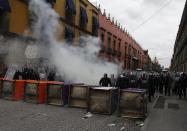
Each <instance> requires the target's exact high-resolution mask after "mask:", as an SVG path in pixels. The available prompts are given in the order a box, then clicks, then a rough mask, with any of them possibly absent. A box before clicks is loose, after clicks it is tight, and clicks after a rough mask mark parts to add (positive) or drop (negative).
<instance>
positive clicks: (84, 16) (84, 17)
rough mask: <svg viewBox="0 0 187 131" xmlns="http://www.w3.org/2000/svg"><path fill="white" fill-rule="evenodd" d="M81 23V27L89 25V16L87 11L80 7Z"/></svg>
mask: <svg viewBox="0 0 187 131" xmlns="http://www.w3.org/2000/svg"><path fill="white" fill-rule="evenodd" d="M80 22H81V25H85V24H87V23H88V16H87V13H86V10H85V9H84V8H83V7H80Z"/></svg>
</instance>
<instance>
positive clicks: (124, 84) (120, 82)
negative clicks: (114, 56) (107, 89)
mask: <svg viewBox="0 0 187 131" xmlns="http://www.w3.org/2000/svg"><path fill="white" fill-rule="evenodd" d="M116 87H118V88H120V89H126V88H128V87H129V78H128V77H127V76H126V75H125V74H123V75H120V76H119V77H118V79H117V81H116Z"/></svg>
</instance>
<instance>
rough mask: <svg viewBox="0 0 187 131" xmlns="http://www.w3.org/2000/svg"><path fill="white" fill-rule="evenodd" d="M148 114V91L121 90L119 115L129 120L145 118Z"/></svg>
mask: <svg viewBox="0 0 187 131" xmlns="http://www.w3.org/2000/svg"><path fill="white" fill-rule="evenodd" d="M146 113H147V96H146V90H144V89H136V88H128V89H124V90H120V94H119V101H118V115H119V116H122V117H129V118H144V117H146Z"/></svg>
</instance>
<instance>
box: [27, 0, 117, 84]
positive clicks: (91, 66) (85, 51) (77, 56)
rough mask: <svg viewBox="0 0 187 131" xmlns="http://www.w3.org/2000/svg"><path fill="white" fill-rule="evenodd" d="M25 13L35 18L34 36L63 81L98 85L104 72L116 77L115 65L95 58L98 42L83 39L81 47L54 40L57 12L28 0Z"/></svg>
mask: <svg viewBox="0 0 187 131" xmlns="http://www.w3.org/2000/svg"><path fill="white" fill-rule="evenodd" d="M29 10H30V12H31V13H34V14H35V15H36V16H37V17H36V18H37V19H36V23H35V24H34V29H35V30H34V33H35V36H37V37H38V39H39V42H40V43H44V44H45V46H46V52H47V53H48V56H46V57H48V58H49V59H50V61H51V62H52V63H53V64H54V65H55V66H56V67H57V70H58V71H59V73H60V74H61V75H62V76H63V77H64V78H65V80H66V81H71V82H84V83H87V84H98V81H99V79H100V78H101V77H102V76H103V74H104V73H108V74H115V75H117V71H118V66H117V65H115V64H112V63H109V62H104V61H101V60H99V59H98V57H97V52H98V51H99V47H98V39H97V38H93V37H87V38H84V41H85V47H84V48H82V47H74V46H70V45H69V44H67V43H65V42H61V43H60V42H58V41H57V40H56V38H55V34H56V29H57V28H58V26H59V24H58V22H59V16H58V15H57V13H56V12H55V11H54V10H53V9H52V8H51V7H50V6H49V5H48V4H46V3H45V2H44V1H43V0H31V1H30V4H29Z"/></svg>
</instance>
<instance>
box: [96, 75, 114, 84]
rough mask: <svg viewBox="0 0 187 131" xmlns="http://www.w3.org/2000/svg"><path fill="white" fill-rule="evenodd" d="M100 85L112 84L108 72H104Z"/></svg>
mask: <svg viewBox="0 0 187 131" xmlns="http://www.w3.org/2000/svg"><path fill="white" fill-rule="evenodd" d="M99 85H100V86H106V87H108V86H112V83H111V80H110V78H108V76H107V74H106V73H105V74H104V77H102V78H101V80H100V81H99Z"/></svg>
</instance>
